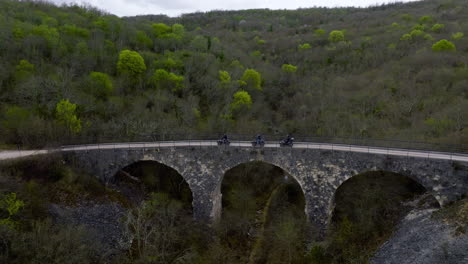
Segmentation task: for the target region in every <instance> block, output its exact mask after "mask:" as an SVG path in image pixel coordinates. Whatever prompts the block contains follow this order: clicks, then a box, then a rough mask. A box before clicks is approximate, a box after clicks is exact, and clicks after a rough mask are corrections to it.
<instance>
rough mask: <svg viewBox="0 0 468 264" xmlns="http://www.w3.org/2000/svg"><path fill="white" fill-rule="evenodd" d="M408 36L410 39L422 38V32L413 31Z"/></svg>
mask: <svg viewBox="0 0 468 264" xmlns="http://www.w3.org/2000/svg"><path fill="white" fill-rule="evenodd" d="M410 35H411V38H412V39H416V38H418V37H422V36H424V31H422V30H418V29H415V30H412V31H411V32H410Z"/></svg>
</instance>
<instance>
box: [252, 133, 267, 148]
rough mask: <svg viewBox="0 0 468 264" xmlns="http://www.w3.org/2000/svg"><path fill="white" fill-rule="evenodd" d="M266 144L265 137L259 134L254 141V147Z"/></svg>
mask: <svg viewBox="0 0 468 264" xmlns="http://www.w3.org/2000/svg"><path fill="white" fill-rule="evenodd" d="M263 146H265V139H264V138H263V136H261V135H258V136H257V137H256V138H255V140H254V141H252V147H263Z"/></svg>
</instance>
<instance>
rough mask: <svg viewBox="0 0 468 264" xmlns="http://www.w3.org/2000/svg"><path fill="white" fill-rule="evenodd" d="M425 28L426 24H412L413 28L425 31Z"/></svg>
mask: <svg viewBox="0 0 468 264" xmlns="http://www.w3.org/2000/svg"><path fill="white" fill-rule="evenodd" d="M426 29H427V27H426V25H422V24H417V25H414V26H413V30H420V31H425V30H426Z"/></svg>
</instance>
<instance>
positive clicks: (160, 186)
mask: <svg viewBox="0 0 468 264" xmlns="http://www.w3.org/2000/svg"><path fill="white" fill-rule="evenodd" d="M114 184H115V185H116V186H117V188H118V190H119V191H120V192H121V193H122V194H123V195H125V196H126V197H128V198H129V199H130V200H131V201H132V202H134V203H137V204H138V203H140V202H141V201H143V200H144V199H146V198H147V197H148V195H149V194H151V193H159V194H164V195H167V197H168V198H169V199H172V200H177V201H178V202H181V203H182V205H183V207H184V209H186V210H187V211H189V212H190V213H191V211H192V200H193V198H192V191H191V189H190V187H189V185H188V183H187V182H186V180H185V179H184V178H183V177H182V175H181V174H180V173H179V172H178V171H177V170H175V169H174V168H172V167H169V166H167V165H165V164H163V163H160V162H157V161H153V160H143V161H136V162H134V163H132V164H129V165H127V166H125V167H123V168H122V169H121V170H119V171H118V172H117V174H116V175H115V177H114Z"/></svg>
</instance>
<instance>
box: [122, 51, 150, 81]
mask: <svg viewBox="0 0 468 264" xmlns="http://www.w3.org/2000/svg"><path fill="white" fill-rule="evenodd" d="M117 70H118V71H119V73H121V74H122V73H123V74H129V75H130V76H138V75H140V74H142V73H143V72H144V71H146V65H145V61H144V60H143V58H142V57H141V55H140V54H139V53H138V52H136V51H131V50H122V51H121V52H120V54H119V61H118V62H117Z"/></svg>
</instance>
